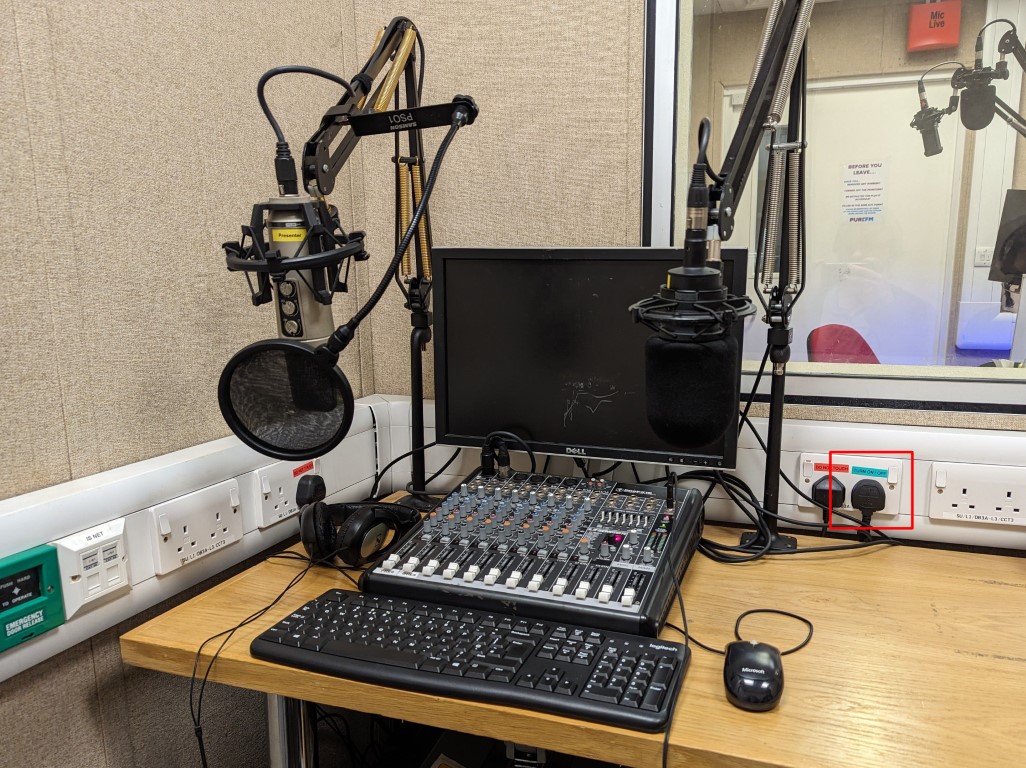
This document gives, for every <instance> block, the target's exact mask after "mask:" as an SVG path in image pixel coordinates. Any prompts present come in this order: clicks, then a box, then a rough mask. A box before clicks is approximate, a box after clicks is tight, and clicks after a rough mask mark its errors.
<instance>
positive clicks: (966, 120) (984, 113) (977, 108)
mask: <svg viewBox="0 0 1026 768" xmlns="http://www.w3.org/2000/svg"><path fill="white" fill-rule="evenodd" d="M996 98H997V89H996V88H995V87H994V86H993V85H983V84H982V83H980V84H974V85H970V86H969V87H968V88H966V89H965V90H964V91H963V92H962V99H961V102H962V103H961V106H960V107H959V110H958V116H959V118H960V119H961V120H962V125H964V126H965V127H966V128H968V129H969V130H970V131H979V130H981V129H983V128H986V127H987V126H988V125H990V122H991V120H993V119H994V110H995V107H996V105H997V102H996V101H995V99H996Z"/></svg>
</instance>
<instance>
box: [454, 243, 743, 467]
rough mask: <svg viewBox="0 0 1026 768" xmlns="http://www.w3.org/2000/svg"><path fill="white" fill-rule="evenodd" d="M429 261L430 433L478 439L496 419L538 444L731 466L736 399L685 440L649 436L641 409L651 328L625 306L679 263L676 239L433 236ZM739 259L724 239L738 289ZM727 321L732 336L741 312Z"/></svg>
mask: <svg viewBox="0 0 1026 768" xmlns="http://www.w3.org/2000/svg"><path fill="white" fill-rule="evenodd" d="M434 261H435V265H434V277H435V414H436V440H437V441H438V442H439V443H443V444H448V445H463V446H481V445H482V444H483V441H484V439H485V437H486V436H487V435H488V434H489V433H491V432H493V431H498V430H504V431H508V432H513V433H515V434H516V435H518V436H519V437H522V438H523V439H524V441H525V442H526V443H527V445H529V446H530V447H531V449H532V450H533V451H536V452H538V453H548V454H555V455H564V456H574V457H581V458H602V459H616V460H626V461H640V462H652V463H658V464H674V465H697V466H708V467H723V468H733V467H734V466H735V462H736V457H737V416H736V414H737V408H736V407H735V408H734V414H735V417H734V420H733V421H732V423H731V425H730V426H729V427H728V428H727V430H726V432H725V433H724V434H723V435H722V436H721V437H720V438H718V439H716V440H714V441H713V442H711V443H709V444H708V445H704V446H701V447H698V448H694V449H688V450H682V449H680V448H676V447H674V446H672V445H670V444H669V443H667V442H666V441H664V440H662V439H661V438H659V437H658V436H657V435H656V434H655V432H653V430H652V428H651V427H650V426H649V423H648V418H647V416H646V408H645V341H646V339H647V338H648V336H649V335H650V334H651V331H650V330H649V329H648V328H646V327H645V326H643V325H641V324H639V323H635V322H634V321H633V320H632V318H631V313H630V312H629V311H628V307H629V306H630V305H631V304H633V303H634V302H636V301H637V299H638V297H639V296H643V295H646V294H651V293H652V292H654V291H655V290H656V289H657V288H658V287H659V285H660V284H661V283H662V282H663V281H665V279H666V271H667V269H669V268H671V267H674V266H679V265H680V263H681V251H680V250H676V249H671V248H435V249H434ZM746 262H747V251H745V250H744V249H726V248H725V249H723V251H722V263H723V267H722V270H723V276H724V284H725V285H726V286H727V288H728V290H729V291H730V292H731V293H733V294H735V295H744V293H745V274H746ZM731 332H732V333H733V334H734V335H735V337H736V338H737V341H738V347H739V348H740V345H741V336H742V324H741V323H740V322H738V323H736V324H735V326H734V327H733V328H732V331H731ZM740 360H741V355H740V354H738V365H737V373H736V378H735V381H736V386H735V388H734V392H733V397H734V398H735V405H736V400H737V399H738V398H739V392H740V377H741V365H740ZM680 396H681V397H682V398H686V397H687V396H688V393H687V391H686V390H685V389H684V388H683V387H682V389H681V392H680Z"/></svg>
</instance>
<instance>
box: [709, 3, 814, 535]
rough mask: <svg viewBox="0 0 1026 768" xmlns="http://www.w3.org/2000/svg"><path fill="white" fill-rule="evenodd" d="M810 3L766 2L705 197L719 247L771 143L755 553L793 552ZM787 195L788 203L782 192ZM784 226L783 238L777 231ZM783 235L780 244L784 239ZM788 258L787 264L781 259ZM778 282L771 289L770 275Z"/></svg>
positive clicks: (761, 268)
mask: <svg viewBox="0 0 1026 768" xmlns="http://www.w3.org/2000/svg"><path fill="white" fill-rule="evenodd" d="M813 5H814V0H792V1H791V2H786V3H781V2H779V1H778V0H770V8H769V9H768V11H767V17H766V26H765V29H764V30H763V39H762V44H761V49H760V54H759V56H758V57H757V60H756V63H755V68H754V70H753V73H752V78H751V80H750V82H749V87H748V93H747V94H746V96H745V104H744V106H743V107H742V111H741V119H740V121H739V123H738V127H737V130H736V131H735V133H734V136H733V138H732V140H731V143H730V146H729V147H728V149H727V153H726V155H725V157H724V163H723V168H722V171H721V175H720V178H719V181H718V183H717V184H716V185H715V187H714V189H713V190H712V194H711V196H710V206H711V207H710V221H715V222H716V224H717V228H718V234H719V237H720V239H721V240H727V239H729V238H730V236H731V234H732V232H733V227H734V215H735V213H736V210H737V201H738V200H739V199H740V197H741V194H742V192H743V191H744V187H745V183H746V181H747V178H748V174H749V173H750V171H751V168H752V165H753V164H754V160H755V155H756V153H757V152H758V151H759V149H760V147H761V146H762V145H763V142H764V141H765V137H766V135H767V134H769V136H770V146H769V148H768V149H769V152H770V163H769V173H768V178H767V180H766V190H765V195H764V198H763V212H762V213H763V215H762V222H761V225H760V228H759V230H760V235H759V244H758V256H757V261H756V271H757V274H756V278H755V293H756V296H757V297H758V299H759V302H760V303H761V304H762V307H763V310H764V312H765V315H764V317H763V320H764V321H765V322H766V323H767V324H768V325H769V329H768V331H767V339H766V340H767V345H768V347H769V357H768V359H769V361H770V362H771V364H772V366H773V369H772V376H771V377H770V378H771V384H770V403H769V428H768V435H767V438H768V439H767V446H766V476H765V485H764V495H763V509H764V511H765V513H768V514H762V517H763V519H764V522H765V530H766V531H767V532H768V533H769V541H766V540H765V538H764V537H763V533H762V530H760V531H757V532H753V533H746V534H744V535H742V537H741V545H742V546H743V547H746V548H749V549H753V550H757V551H766V552H772V551H786V550H793V549H796V548H797V540H796V539H795V538H794V537H793V536H782V535H780V534H779V533H778V529H779V523H778V519H777V517H776V515H777V514H778V510H779V490H780V453H781V442H782V436H783V422H784V389H785V384H786V380H787V363H788V361H789V360H790V357H791V340H792V335H793V331H792V329H791V325H790V319H791V311H792V309H793V307H794V304H795V303H796V302H797V301H798V298H799V297H800V296H801V294H802V291H803V290H804V283H805V224H804V213H805V211H804V206H805V203H804V194H805V193H804V175H805V110H804V108H805V91H806V88H805V83H806V63H807V60H808V55H807V45H806V41H805V40H806V32H807V31H808V25H809V18H810V17H811V14H812V8H813ZM785 97H789V99H790V106H789V112H788V125H787V136H786V140H785V142H784V143H779V144H778V143H777V142H776V132H777V126H778V125H779V123H780V118H781V113H782V111H783V104H784V99H785ZM785 189H786V195H784V194H783V193H784V190H785ZM781 221H786V222H787V226H786V227H785V228H784V230H783V233H781V229H780V223H781ZM781 234H782V236H781ZM785 255H786V258H785ZM775 272H776V273H777V275H778V277H777V279H776V281H774V273H775Z"/></svg>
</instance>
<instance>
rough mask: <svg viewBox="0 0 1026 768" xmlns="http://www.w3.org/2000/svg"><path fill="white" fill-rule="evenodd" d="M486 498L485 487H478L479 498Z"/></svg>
mask: <svg viewBox="0 0 1026 768" xmlns="http://www.w3.org/2000/svg"><path fill="white" fill-rule="evenodd" d="M484 497H485V487H484V486H483V485H479V486H477V498H479V499H483V498H484Z"/></svg>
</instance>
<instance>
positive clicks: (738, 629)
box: [734, 608, 813, 656]
mask: <svg viewBox="0 0 1026 768" xmlns="http://www.w3.org/2000/svg"><path fill="white" fill-rule="evenodd" d="M753 613H769V614H774V615H776V616H787V617H788V618H791V619H797V620H798V621H800V622H802V623H803V624H804V625H805V626H807V627H808V628H809V634H807V635H806V636H805V639H804V640H802V641H801V642H800V643H798V645H796V646H795V647H794V648H789V649H788V650H786V651H781V652H780V655H781V656H787V654H789V653H795V652H796V651H800V650H801V649H802V648H804V647H805V646H807V645H808V644H809V641H810V640H812V632H813V626H812V622H811V621H809V620H808V619H807V618H805V617H804V616H799V615H798V614H797V613H791V612H790V611H782V610H780V609H779V608H752V609H751V610H748V611H745V612H744V613H742V614H741V615H740V616H738V617H737V621H736V622H734V637H735V638H736V639H738V640H744V638H743V637H741V622H742V621H744V619H745V617H746V616H751V615H752V614H753Z"/></svg>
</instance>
